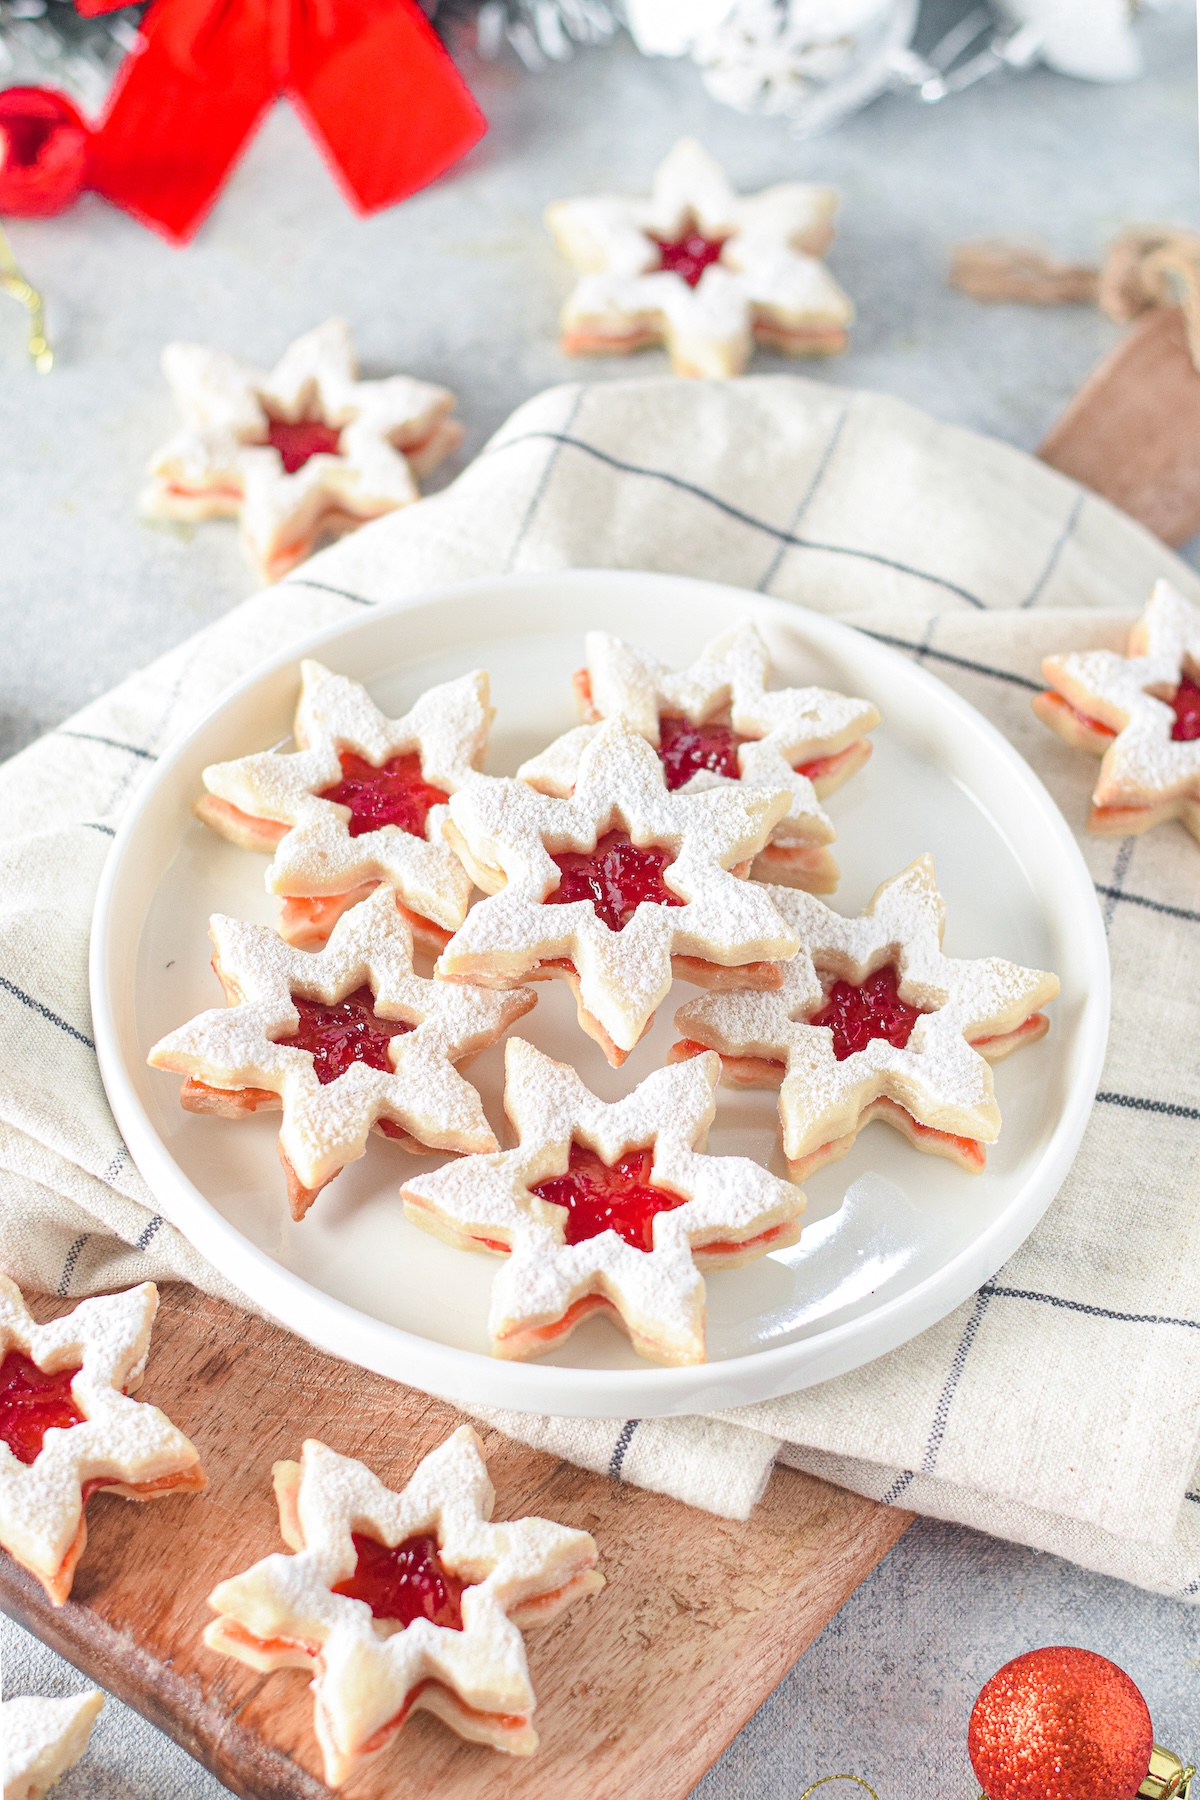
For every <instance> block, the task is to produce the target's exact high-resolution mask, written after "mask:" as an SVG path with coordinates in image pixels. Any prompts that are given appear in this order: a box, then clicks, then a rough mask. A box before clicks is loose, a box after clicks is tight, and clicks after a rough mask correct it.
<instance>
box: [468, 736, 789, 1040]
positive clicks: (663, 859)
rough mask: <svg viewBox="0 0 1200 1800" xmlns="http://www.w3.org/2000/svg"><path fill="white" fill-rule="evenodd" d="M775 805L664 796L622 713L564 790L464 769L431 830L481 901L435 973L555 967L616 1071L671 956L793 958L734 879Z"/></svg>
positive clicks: (748, 962) (658, 770)
mask: <svg viewBox="0 0 1200 1800" xmlns="http://www.w3.org/2000/svg"><path fill="white" fill-rule="evenodd" d="M790 804H791V793H790V791H789V790H788V789H787V788H747V787H743V786H740V785H734V784H732V783H731V784H729V785H728V786H723V787H720V788H717V789H714V790H713V791H712V792H711V793H703V794H682V793H680V794H673V793H670V792H668V789H667V786H666V782H665V779H664V773H663V766H662V764H661V763H660V762H659V760H658V757H657V755H656V754H655V752H654V750H653V749H652V747H651V746H650V745H649V744H648V743H647V742H646V740H645V738H644V737H641V736H640V735H639V734H638V733H637V732H636V731H635V730H634V729H633V727H632V725H630V724H628V723H627V721H626V720H624V719H622V718H616V719H609V720H607V721H606V722H605V723H604V724H603V725H602V726H601V727H600V729H599V730H598V731H597V732H596V735H595V736H594V737H593V739H592V741H591V742H590V743H589V744H588V745H587V746H586V748H585V749H584V751H583V753H582V755H581V756H580V759H579V768H578V778H577V781H576V785H575V789H574V792H573V793H572V795H571V796H570V798H569V799H562V798H557V797H554V796H552V795H548V794H542V793H538V792H537V791H536V789H534V788H532V787H530V786H529V784H528V782H525V781H520V780H517V779H516V778H513V777H510V778H505V779H495V778H492V777H488V776H481V777H477V778H476V779H475V780H474V781H471V782H468V783H467V785H466V786H465V787H463V788H461V789H460V790H459V792H458V793H457V794H455V795H453V796H452V798H451V801H450V818H449V819H448V821H447V822H446V825H445V826H444V830H445V833H446V836H447V838H448V839H449V841H450V843H451V844H452V845H453V846H454V848H455V849H456V850H457V852H458V854H459V856H460V857H461V858H462V860H463V862H464V863H465V864H466V866H467V868H468V870H469V871H470V873H471V875H472V877H473V878H474V880H475V881H476V883H477V884H478V885H479V886H480V887H481V888H483V889H484V890H485V891H486V892H487V893H488V895H489V898H488V899H486V900H482V901H480V902H479V903H478V904H477V905H476V906H475V907H473V908H472V910H471V912H469V913H468V915H467V919H466V923H465V924H464V925H463V926H462V928H461V929H460V930H459V931H458V932H456V934H455V935H454V937H452V938H451V940H450V942H449V943H448V944H447V946H446V948H445V949H444V950H443V951H442V954H441V956H440V957H439V959H438V963H437V973H438V974H439V975H440V976H442V977H443V978H444V979H446V980H450V981H479V982H482V983H484V984H486V985H487V986H489V987H510V986H512V985H513V984H514V983H515V982H517V981H520V980H523V979H525V978H526V977H528V978H529V979H530V980H534V981H536V980H539V979H542V978H544V977H546V976H562V977H564V978H565V979H566V980H567V981H569V982H570V984H571V986H572V987H573V989H574V991H575V996H576V1001H577V1004H578V1010H579V1023H580V1024H581V1025H582V1027H583V1029H584V1030H585V1031H586V1032H588V1033H589V1035H590V1036H592V1037H594V1038H595V1040H596V1042H597V1043H598V1044H599V1045H600V1046H601V1048H602V1049H603V1051H604V1053H605V1055H606V1056H607V1057H608V1059H609V1061H610V1062H611V1063H613V1064H614V1066H619V1065H620V1064H621V1063H622V1062H624V1060H625V1058H626V1057H627V1056H628V1054H629V1052H630V1051H631V1050H632V1049H633V1047H634V1045H635V1044H636V1043H637V1041H638V1039H639V1038H640V1037H641V1036H642V1034H643V1032H644V1031H645V1030H646V1029H647V1028H648V1026H649V1024H650V1021H651V1019H652V1018H653V1017H654V1009H655V1007H656V1006H657V1005H658V1004H659V1002H660V1001H661V1000H662V999H663V998H664V997H665V996H666V993H667V991H668V989H669V988H670V985H671V975H672V966H674V970H675V973H677V974H681V975H684V976H686V977H687V979H688V980H690V981H698V982H700V983H702V984H703V985H718V984H719V985H723V986H747V985H750V984H752V983H754V982H756V981H757V982H760V983H761V982H763V981H766V982H769V983H770V984H771V985H772V986H777V985H778V982H779V974H778V971H777V970H776V969H775V968H773V967H770V968H765V969H764V968H763V967H761V966H758V965H761V964H762V963H763V962H764V961H765V960H768V959H772V958H777V957H781V956H791V955H793V954H794V952H795V948H796V938H795V936H794V934H793V933H792V931H791V930H790V928H789V927H788V926H787V925H785V924H784V922H783V920H782V918H781V917H780V915H779V913H778V911H777V910H776V908H775V907H774V906H773V905H772V903H771V899H770V896H769V894H768V893H767V890H766V889H765V888H764V887H762V886H761V885H760V884H759V883H757V882H750V881H744V880H739V879H738V875H739V874H742V873H744V872H745V871H746V870H748V869H749V867H750V863H751V861H752V860H753V858H754V857H755V856H756V855H757V854H758V852H759V851H760V850H761V849H762V846H763V844H764V843H765V841H766V839H767V836H768V835H769V833H770V831H771V828H772V826H773V825H776V824H777V823H778V822H779V820H780V819H781V818H782V817H783V815H784V813H785V812H786V811H787V809H788V807H789V805H790ZM731 871H737V872H736V873H733V872H731Z"/></svg>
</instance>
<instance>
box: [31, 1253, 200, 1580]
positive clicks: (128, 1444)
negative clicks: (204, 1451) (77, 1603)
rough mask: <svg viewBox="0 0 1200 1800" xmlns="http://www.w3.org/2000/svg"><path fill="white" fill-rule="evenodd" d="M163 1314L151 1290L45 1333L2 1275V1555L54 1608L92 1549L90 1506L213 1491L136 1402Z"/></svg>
mask: <svg viewBox="0 0 1200 1800" xmlns="http://www.w3.org/2000/svg"><path fill="white" fill-rule="evenodd" d="M157 1310H158V1289H157V1288H156V1287H155V1285H154V1283H153V1282H152V1281H145V1282H143V1283H142V1284H141V1286H140V1287H135V1288H130V1289H128V1291H127V1292H125V1293H123V1294H106V1295H104V1296H103V1297H102V1298H97V1299H92V1300H84V1301H82V1302H81V1303H80V1304H79V1305H78V1306H77V1307H76V1308H75V1309H74V1311H73V1312H69V1313H67V1314H66V1315H65V1316H64V1317H63V1318H61V1319H54V1320H52V1321H51V1322H50V1323H49V1324H47V1325H39V1324H38V1323H37V1321H36V1320H35V1319H34V1318H33V1317H32V1315H31V1314H30V1312H29V1309H28V1308H27V1307H26V1305H25V1302H24V1300H23V1299H22V1298H21V1291H20V1289H19V1288H18V1287H17V1286H16V1284H15V1283H14V1282H12V1281H9V1279H8V1278H7V1276H4V1275H0V1545H2V1546H3V1548H4V1549H5V1550H7V1551H8V1553H9V1555H10V1556H11V1557H13V1558H14V1559H15V1560H16V1561H17V1562H19V1563H20V1564H21V1567H22V1568H24V1569H28V1571H29V1573H30V1574H31V1575H33V1576H34V1577H35V1578H36V1579H37V1580H38V1581H40V1582H41V1584H42V1586H43V1587H44V1588H45V1590H46V1592H47V1594H48V1595H49V1596H50V1599H51V1600H52V1601H53V1603H54V1605H55V1606H61V1605H62V1604H63V1602H64V1601H65V1600H66V1598H67V1596H68V1594H69V1593H70V1591H71V1583H72V1581H73V1579H74V1576H75V1567H76V1564H77V1563H78V1561H79V1559H80V1557H81V1556H82V1555H83V1552H84V1549H85V1547H86V1544H87V1519H86V1517H85V1514H84V1508H85V1506H86V1504H87V1501H88V1498H89V1497H90V1495H92V1494H93V1493H95V1492H97V1491H103V1492H105V1493H112V1494H123V1495H124V1496H125V1497H126V1499H128V1500H158V1499H161V1498H163V1497H164V1496H166V1495H167V1494H173V1493H177V1492H181V1491H182V1492H188V1493H195V1492H196V1491H197V1490H198V1489H200V1488H202V1487H203V1486H204V1485H205V1476H204V1470H203V1469H202V1468H201V1467H200V1458H199V1455H198V1453H197V1451H196V1447H195V1445H194V1444H192V1443H190V1442H189V1440H188V1439H187V1438H186V1437H184V1435H183V1433H182V1432H181V1431H177V1430H176V1429H175V1427H174V1425H172V1423H171V1421H170V1420H169V1419H168V1418H167V1417H166V1416H165V1415H164V1414H163V1413H161V1412H159V1410H158V1408H157V1407H156V1406H150V1405H147V1404H146V1403H145V1402H144V1401H140V1400H133V1399H130V1397H129V1396H130V1394H131V1393H132V1392H133V1390H134V1389H135V1388H137V1387H138V1386H139V1385H140V1383H141V1379H142V1374H143V1371H144V1370H145V1367H146V1357H147V1355H148V1353H149V1349H150V1332H151V1329H152V1327H153V1325H154V1315H155V1313H156V1311H157Z"/></svg>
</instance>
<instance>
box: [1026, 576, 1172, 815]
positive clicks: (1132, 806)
mask: <svg viewBox="0 0 1200 1800" xmlns="http://www.w3.org/2000/svg"><path fill="white" fill-rule="evenodd" d="M1042 675H1043V677H1044V678H1045V680H1046V681H1047V683H1048V684H1049V685H1048V687H1047V690H1046V692H1045V693H1043V694H1037V695H1035V696H1034V700H1033V710H1034V712H1035V713H1036V714H1037V716H1038V718H1039V719H1041V720H1042V721H1043V723H1044V724H1046V725H1049V727H1050V729H1051V730H1052V731H1055V732H1057V733H1058V735H1059V737H1060V738H1062V739H1063V741H1064V743H1067V744H1070V745H1071V746H1072V747H1073V748H1074V749H1077V750H1090V751H1092V752H1093V754H1094V755H1096V756H1099V757H1101V758H1102V761H1101V763H1100V775H1099V778H1098V780H1097V782H1096V786H1095V790H1094V792H1093V794H1092V809H1091V812H1090V813H1089V814H1088V821H1087V825H1088V830H1089V831H1095V832H1100V833H1105V834H1112V835H1115V836H1117V837H1128V836H1130V835H1131V834H1133V833H1137V832H1142V831H1149V829H1150V827H1151V826H1152V825H1161V824H1163V823H1164V822H1165V821H1166V820H1168V819H1178V820H1179V822H1180V824H1181V825H1185V826H1186V827H1187V829H1188V830H1189V831H1190V832H1191V834H1192V836H1193V837H1195V838H1200V685H1198V683H1200V613H1198V612H1197V610H1196V608H1195V607H1194V606H1191V605H1190V604H1189V603H1188V602H1187V601H1186V600H1185V599H1184V598H1183V596H1182V594H1178V593H1176V591H1175V589H1174V588H1173V587H1172V586H1171V584H1170V583H1169V582H1167V581H1159V582H1158V583H1156V585H1155V588H1154V592H1153V594H1152V595H1151V596H1150V603H1149V605H1148V606H1147V608H1146V610H1145V612H1144V613H1143V614H1142V616H1141V618H1140V619H1139V620H1138V622H1137V624H1136V625H1135V626H1134V627H1133V630H1132V631H1131V632H1130V634H1129V645H1128V651H1127V654H1126V655H1125V656H1118V655H1117V653H1116V652H1115V651H1113V650H1078V651H1074V652H1072V653H1071V654H1070V655H1067V656H1048V657H1047V658H1046V659H1045V661H1044V662H1043V664H1042Z"/></svg>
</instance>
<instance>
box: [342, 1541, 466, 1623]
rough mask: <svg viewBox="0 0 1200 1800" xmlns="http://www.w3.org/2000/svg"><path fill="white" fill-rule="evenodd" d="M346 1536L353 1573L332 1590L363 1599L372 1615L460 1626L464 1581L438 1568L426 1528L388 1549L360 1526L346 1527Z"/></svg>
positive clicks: (435, 1545)
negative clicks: (350, 1543) (348, 1534)
mask: <svg viewBox="0 0 1200 1800" xmlns="http://www.w3.org/2000/svg"><path fill="white" fill-rule="evenodd" d="M351 1538H352V1541H353V1544H354V1550H355V1554H356V1556H357V1558H358V1560H357V1562H356V1563H355V1565H354V1573H353V1575H349V1576H347V1578H346V1580H345V1581H339V1582H338V1584H337V1586H336V1587H335V1588H334V1590H333V1592H334V1593H335V1594H346V1595H348V1596H349V1597H350V1599H351V1600H365V1601H366V1603H367V1605H368V1606H369V1607H370V1609H371V1616H372V1618H375V1619H387V1620H389V1621H392V1620H395V1621H397V1622H398V1623H399V1624H401V1625H411V1624H412V1622H413V1620H414V1619H429V1620H430V1621H431V1622H432V1623H433V1624H434V1625H444V1626H445V1628H446V1630H447V1631H461V1630H462V1628H463V1620H462V1594H463V1589H464V1587H466V1586H467V1585H468V1583H466V1582H463V1581H460V1580H459V1579H458V1576H457V1575H452V1574H451V1573H450V1571H449V1569H447V1568H445V1567H443V1564H442V1559H441V1557H440V1556H439V1555H438V1541H437V1539H436V1537H434V1535H433V1533H432V1532H418V1533H417V1535H416V1536H415V1537H409V1538H405V1539H404V1542H403V1543H401V1544H396V1545H395V1546H394V1547H393V1548H392V1549H389V1548H388V1546H387V1545H386V1544H381V1543H380V1542H379V1540H378V1538H373V1537H367V1536H366V1535H365V1533H363V1532H361V1531H355V1532H352V1533H351Z"/></svg>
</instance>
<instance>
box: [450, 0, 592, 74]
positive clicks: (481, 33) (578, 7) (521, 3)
mask: <svg viewBox="0 0 1200 1800" xmlns="http://www.w3.org/2000/svg"><path fill="white" fill-rule="evenodd" d="M422 5H423V6H424V8H425V11H426V12H427V13H428V14H429V16H430V17H431V18H432V19H433V21H434V23H435V25H437V27H438V29H439V30H441V31H446V30H448V29H450V28H451V27H452V26H453V25H454V24H455V23H456V22H457V21H460V20H461V21H466V20H470V22H471V29H472V30H473V33H474V38H475V47H476V49H477V50H478V52H479V54H480V56H483V57H486V58H487V59H488V61H489V62H490V61H493V60H494V59H495V58H496V57H498V56H501V55H503V54H504V52H505V51H506V50H512V51H515V52H516V54H517V55H518V56H519V57H520V59H521V61H522V62H523V63H524V64H525V67H526V68H527V69H544V68H545V67H546V66H547V64H549V63H552V62H566V61H568V59H569V58H570V57H571V56H572V54H573V53H574V50H575V47H576V46H577V45H580V44H607V43H611V41H612V39H613V38H614V37H615V36H616V34H617V31H618V29H619V27H620V25H621V23H622V19H621V13H620V6H619V0H482V4H480V3H479V0H422Z"/></svg>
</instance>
